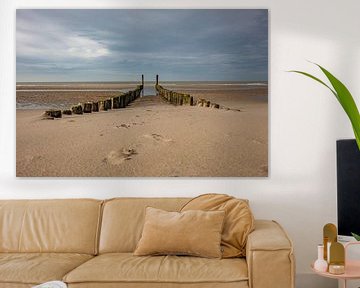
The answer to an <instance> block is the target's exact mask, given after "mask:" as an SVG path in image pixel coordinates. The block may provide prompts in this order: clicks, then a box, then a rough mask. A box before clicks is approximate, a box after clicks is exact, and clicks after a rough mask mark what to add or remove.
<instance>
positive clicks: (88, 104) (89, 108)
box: [84, 102, 92, 113]
mask: <svg viewBox="0 0 360 288" xmlns="http://www.w3.org/2000/svg"><path fill="white" fill-rule="evenodd" d="M91 112H92V102H86V103H84V113H91Z"/></svg>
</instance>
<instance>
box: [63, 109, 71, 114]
mask: <svg viewBox="0 0 360 288" xmlns="http://www.w3.org/2000/svg"><path fill="white" fill-rule="evenodd" d="M62 113H63V114H64V115H72V111H71V110H70V109H66V110H63V111H62Z"/></svg>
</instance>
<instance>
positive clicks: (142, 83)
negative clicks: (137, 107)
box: [141, 74, 144, 96]
mask: <svg viewBox="0 0 360 288" xmlns="http://www.w3.org/2000/svg"><path fill="white" fill-rule="evenodd" d="M141 87H142V90H141V92H142V93H141V94H142V95H141V96H144V74H141Z"/></svg>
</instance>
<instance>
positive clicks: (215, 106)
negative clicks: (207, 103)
mask: <svg viewBox="0 0 360 288" xmlns="http://www.w3.org/2000/svg"><path fill="white" fill-rule="evenodd" d="M211 108H215V109H219V108H220V105H219V104H216V103H211Z"/></svg>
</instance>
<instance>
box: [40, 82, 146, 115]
mask: <svg viewBox="0 0 360 288" xmlns="http://www.w3.org/2000/svg"><path fill="white" fill-rule="evenodd" d="M143 89H144V85H143V84H141V85H138V86H137V87H136V89H134V90H131V91H128V92H126V93H122V94H121V95H118V96H115V97H111V98H108V99H106V100H100V101H95V102H85V103H79V104H77V105H73V106H72V107H71V108H70V109H65V110H56V109H52V110H47V111H45V113H44V116H45V117H46V118H48V119H54V118H61V117H62V115H72V114H77V115H82V114H84V113H93V112H99V111H108V110H111V109H120V108H126V106H128V105H129V104H130V103H131V102H133V101H134V100H135V99H137V98H139V97H140V96H141V92H142V91H143Z"/></svg>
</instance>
